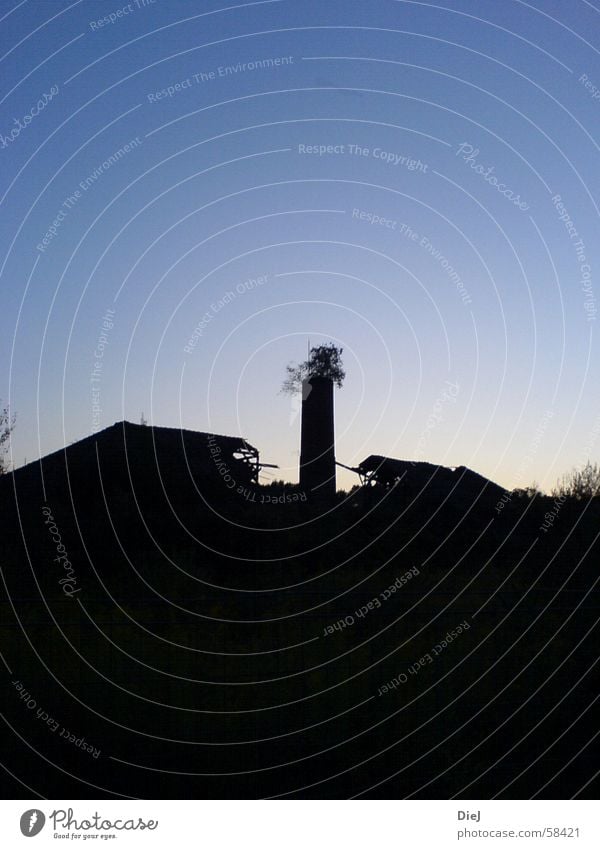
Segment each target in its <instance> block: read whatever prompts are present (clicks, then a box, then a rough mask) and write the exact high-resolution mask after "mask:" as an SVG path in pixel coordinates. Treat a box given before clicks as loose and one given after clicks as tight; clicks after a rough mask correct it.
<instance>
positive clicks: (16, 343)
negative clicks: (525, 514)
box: [0, 0, 600, 488]
mask: <svg viewBox="0 0 600 849" xmlns="http://www.w3.org/2000/svg"><path fill="white" fill-rule="evenodd" d="M0 17H1V18H2V19H1V20H0V38H1V42H2V50H1V53H2V57H3V58H2V60H1V70H2V75H1V79H2V90H1V96H0V100H1V103H0V158H1V160H2V168H1V169H0V191H1V197H2V205H3V214H2V216H1V217H0V246H1V252H0V254H1V266H0V270H1V276H0V285H1V286H2V303H3V310H2V324H3V327H2V334H1V335H0V348H1V357H2V358H1V368H2V372H1V381H0V397H2V398H3V399H5V400H10V404H11V407H12V409H13V410H14V411H15V412H16V413H17V416H18V425H17V429H16V430H15V434H14V438H13V443H12V452H13V457H12V461H13V464H14V465H15V466H18V465H21V464H22V463H23V461H24V459H25V458H27V460H28V461H29V460H32V459H35V458H37V457H38V456H39V455H40V453H41V454H45V453H47V452H49V451H51V450H55V449H57V448H60V447H61V446H62V445H64V444H66V443H68V442H71V441H73V440H76V439H79V438H81V437H83V436H86V435H88V434H89V433H91V432H92V431H93V430H94V429H98V428H102V427H106V426H109V425H111V424H112V423H113V422H115V421H120V420H122V419H128V420H130V421H139V419H140V414H141V412H142V410H143V411H144V413H145V416H146V418H147V419H148V421H149V422H151V423H152V424H156V425H166V426H171V427H177V426H183V427H187V428H192V429H198V430H211V431H216V432H221V433H228V434H241V435H243V436H245V437H246V438H247V439H248V440H249V441H250V442H252V443H253V444H254V445H256V446H257V447H258V448H259V450H260V451H261V456H262V458H263V459H264V460H265V461H268V462H274V463H278V464H279V465H280V466H281V470H282V471H281V476H282V477H284V478H286V479H288V480H296V479H297V462H298V447H299V446H298V441H299V426H300V420H299V416H298V415H297V409H296V407H295V405H294V402H293V401H292V400H290V399H289V398H288V397H286V396H284V395H281V394H279V389H280V386H281V382H282V380H283V377H284V372H285V365H286V364H287V363H288V362H289V361H291V360H299V359H303V358H304V357H305V355H306V349H307V343H308V340H309V339H310V342H311V343H312V344H317V343H319V342H324V341H329V340H333V341H336V343H337V344H339V345H341V346H342V347H343V348H344V360H345V365H346V371H347V380H346V383H345V386H344V387H343V388H342V389H341V390H336V431H337V456H338V459H340V460H341V461H342V462H344V463H347V464H349V465H352V464H353V463H356V462H358V461H360V460H361V459H362V458H363V457H365V456H366V455H367V454H370V453H380V454H387V455H390V456H396V457H403V458H408V459H410V458H419V459H428V460H430V461H432V462H438V463H444V464H446V465H462V464H464V465H467V466H471V467H472V468H474V469H476V470H477V471H479V472H481V473H482V474H485V475H488V476H489V477H491V478H493V479H495V480H497V481H498V482H499V483H501V484H503V485H504V486H507V487H513V486H522V485H527V484H529V483H531V482H532V481H533V480H536V481H537V482H539V483H540V484H542V485H543V486H545V487H547V488H549V487H551V486H552V485H553V484H554V482H555V481H556V478H557V477H558V476H559V475H560V474H562V473H563V472H564V471H566V470H567V469H569V468H570V467H571V466H573V465H577V464H580V463H581V462H582V461H584V460H585V459H586V457H587V456H590V457H591V458H592V459H597V457H598V445H599V444H600V441H598V442H597V436H598V430H599V428H598V421H599V420H598V417H599V415H600V400H599V396H598V391H597V386H598V384H599V378H600V374H599V371H600V368H599V366H600V358H599V357H598V350H597V347H598V345H597V341H596V334H597V330H596V324H597V320H598V319H597V316H596V310H597V298H598V297H600V283H598V282H597V280H596V273H597V269H598V268H599V267H600V255H599V248H598V239H597V237H596V231H597V225H598V207H597V204H598V174H599V173H600V169H599V168H598V159H599V157H598V150H599V148H598V144H599V142H598V138H599V135H598V128H599V118H600V56H599V52H598V43H597V38H596V39H594V32H597V31H598V23H599V13H598V12H597V11H595V10H594V8H593V7H592V6H591V4H589V3H587V2H584V1H583V0H575V2H573V3H569V4H564V3H560V2H550V0H544V1H543V2H542V0H538V2H536V3H524V2H517V1H516V0H507V2H506V3H497V2H481V0H478V2H462V0H453V2H451V3H448V4H447V5H446V6H444V5H443V4H438V5H436V4H431V3H420V2H396V0H381V1H380V0H375V1H374V2H370V3H368V4H367V3H363V4H357V3H354V2H333V1H332V2H327V0H325V2H323V0H321V2H302V3H300V2H296V0H275V2H264V3H249V4H241V3H240V4H231V5H230V6H229V7H225V6H222V5H221V4H220V3H209V2H204V0H202V2H178V0H169V2H167V0H155V2H154V3H150V2H146V3H143V2H142V0H138V2H137V3H136V2H135V0H132V2H131V3H128V4H126V3H122V2H121V0H119V1H118V2H115V3H112V2H103V3H100V2H95V0H90V2H75V3H69V2H62V0H60V1H59V0H57V1H56V2H55V0H46V1H45V2H42V0H26V2H22V3H14V2H2V3H0ZM53 92H56V93H53ZM44 96H45V97H44ZM38 102H42V103H43V106H42V108H39V106H37V105H36V104H38ZM25 116H28V117H27V119H26V118H25ZM15 119H16V120H15ZM82 184H83V187H82ZM500 189H501V190H500ZM558 196H560V197H558ZM69 198H70V200H69ZM44 237H46V240H47V242H46V244H44V243H43V239H44ZM248 281H250V282H248ZM252 281H255V282H254V283H253V282H252ZM107 310H111V311H114V312H111V313H107ZM107 315H108V316H109V318H110V321H107V320H106V316H107ZM207 315H208V319H207V318H206V317H207ZM203 318H204V322H203ZM202 322H203V323H202ZM108 324H111V325H112V327H107V326H106V325H108ZM198 327H201V328H202V329H201V332H198V333H197V335H196V337H195V343H194V345H193V346H190V345H189V340H190V339H191V338H192V337H193V334H194V329H195V328H198ZM99 342H100V343H101V346H100V350H101V352H102V356H101V357H100V358H99V357H98V356H97V355H96V354H97V351H98V343H99ZM186 347H187V348H188V350H187V351H186V350H185V349H186ZM99 361H100V362H101V365H100V367H99V368H97V369H96V376H97V378H98V379H97V380H96V381H95V383H93V382H92V380H91V377H92V374H93V373H94V369H95V368H96V363H97V362H99ZM450 389H451V391H450ZM92 390H94V391H95V393H96V394H95V395H94V394H93V391H92ZM94 403H95V405H96V406H95V407H94ZM98 407H100V408H101V409H100V410H99V411H98V409H97V408H98ZM265 480H266V479H265ZM340 483H341V485H343V486H349V485H351V484H352V483H354V479H353V477H352V475H349V474H346V473H342V474H341V475H340Z"/></svg>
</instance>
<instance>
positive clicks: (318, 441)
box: [300, 377, 335, 500]
mask: <svg viewBox="0 0 600 849" xmlns="http://www.w3.org/2000/svg"><path fill="white" fill-rule="evenodd" d="M300 489H302V490H304V492H305V493H306V495H307V496H308V497H309V498H312V499H313V500H315V499H325V500H333V499H334V497H335V434H334V422H333V380H331V378H329V377H309V378H308V379H307V380H304V381H302V434H301V439H300Z"/></svg>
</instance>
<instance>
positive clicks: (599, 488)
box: [552, 460, 600, 501]
mask: <svg viewBox="0 0 600 849" xmlns="http://www.w3.org/2000/svg"><path fill="white" fill-rule="evenodd" d="M552 494H553V495H554V496H557V495H565V496H567V498H575V499H576V500H578V501H579V500H581V499H582V498H593V497H594V496H596V495H600V466H598V464H597V463H590V461H589V460H588V461H587V463H586V464H585V466H584V467H583V468H582V469H578V468H574V469H572V470H571V471H570V472H568V473H567V474H566V475H563V476H562V479H561V480H560V481H558V482H557V484H556V489H554V490H553V492H552Z"/></svg>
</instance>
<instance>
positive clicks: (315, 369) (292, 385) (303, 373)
mask: <svg viewBox="0 0 600 849" xmlns="http://www.w3.org/2000/svg"><path fill="white" fill-rule="evenodd" d="M342 351H343V348H338V347H337V345H334V344H333V342H330V343H329V344H327V345H317V346H316V347H314V348H311V349H310V354H309V356H308V359H307V360H305V361H304V362H302V363H290V364H289V365H287V366H286V372H287V377H286V379H285V380H284V382H283V386H282V387H281V391H282V392H285V393H286V394H288V395H295V394H296V393H297V392H301V391H302V382H303V381H304V380H308V379H310V378H311V377H327V378H330V379H331V380H333V382H334V384H335V385H336V386H338V387H340V386H341V385H342V383H343V382H344V378H345V377H346V372H345V371H344V367H343V365H342Z"/></svg>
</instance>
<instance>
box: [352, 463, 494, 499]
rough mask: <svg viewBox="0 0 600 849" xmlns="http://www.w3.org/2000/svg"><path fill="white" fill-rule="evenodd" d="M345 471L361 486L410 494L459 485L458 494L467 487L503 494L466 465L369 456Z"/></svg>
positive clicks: (492, 482) (447, 488)
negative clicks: (408, 491) (447, 464)
mask: <svg viewBox="0 0 600 849" xmlns="http://www.w3.org/2000/svg"><path fill="white" fill-rule="evenodd" d="M339 465H343V464H339ZM345 468H348V469H350V471H352V472H356V474H358V475H359V476H360V479H361V483H362V484H363V485H364V486H381V487H385V488H389V487H394V486H399V487H400V486H402V487H404V488H407V489H410V490H411V491H415V490H419V489H425V488H427V487H433V488H434V489H435V490H451V489H453V488H454V487H456V486H459V488H460V490H461V492H464V490H465V489H466V488H468V489H469V490H474V491H475V490H483V489H485V490H486V492H487V493H488V494H491V493H492V492H493V493H494V494H495V495H498V496H499V495H500V494H501V493H502V492H503V491H504V490H503V488H502V487H501V486H499V485H498V484H497V483H494V481H491V480H489V479H488V478H486V477H484V476H483V475H480V474H479V473H478V472H474V471H473V470H472V469H469V468H468V467H467V466H457V467H455V468H449V467H448V466H440V465H436V464H434V463H427V462H423V461H416V460H398V459H396V458H394V457H383V456H381V455H380V454H370V455H369V456H368V457H366V458H365V459H364V460H363V461H362V462H361V463H359V465H358V466H356V467H353V468H351V467H349V466H346V467H345Z"/></svg>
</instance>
